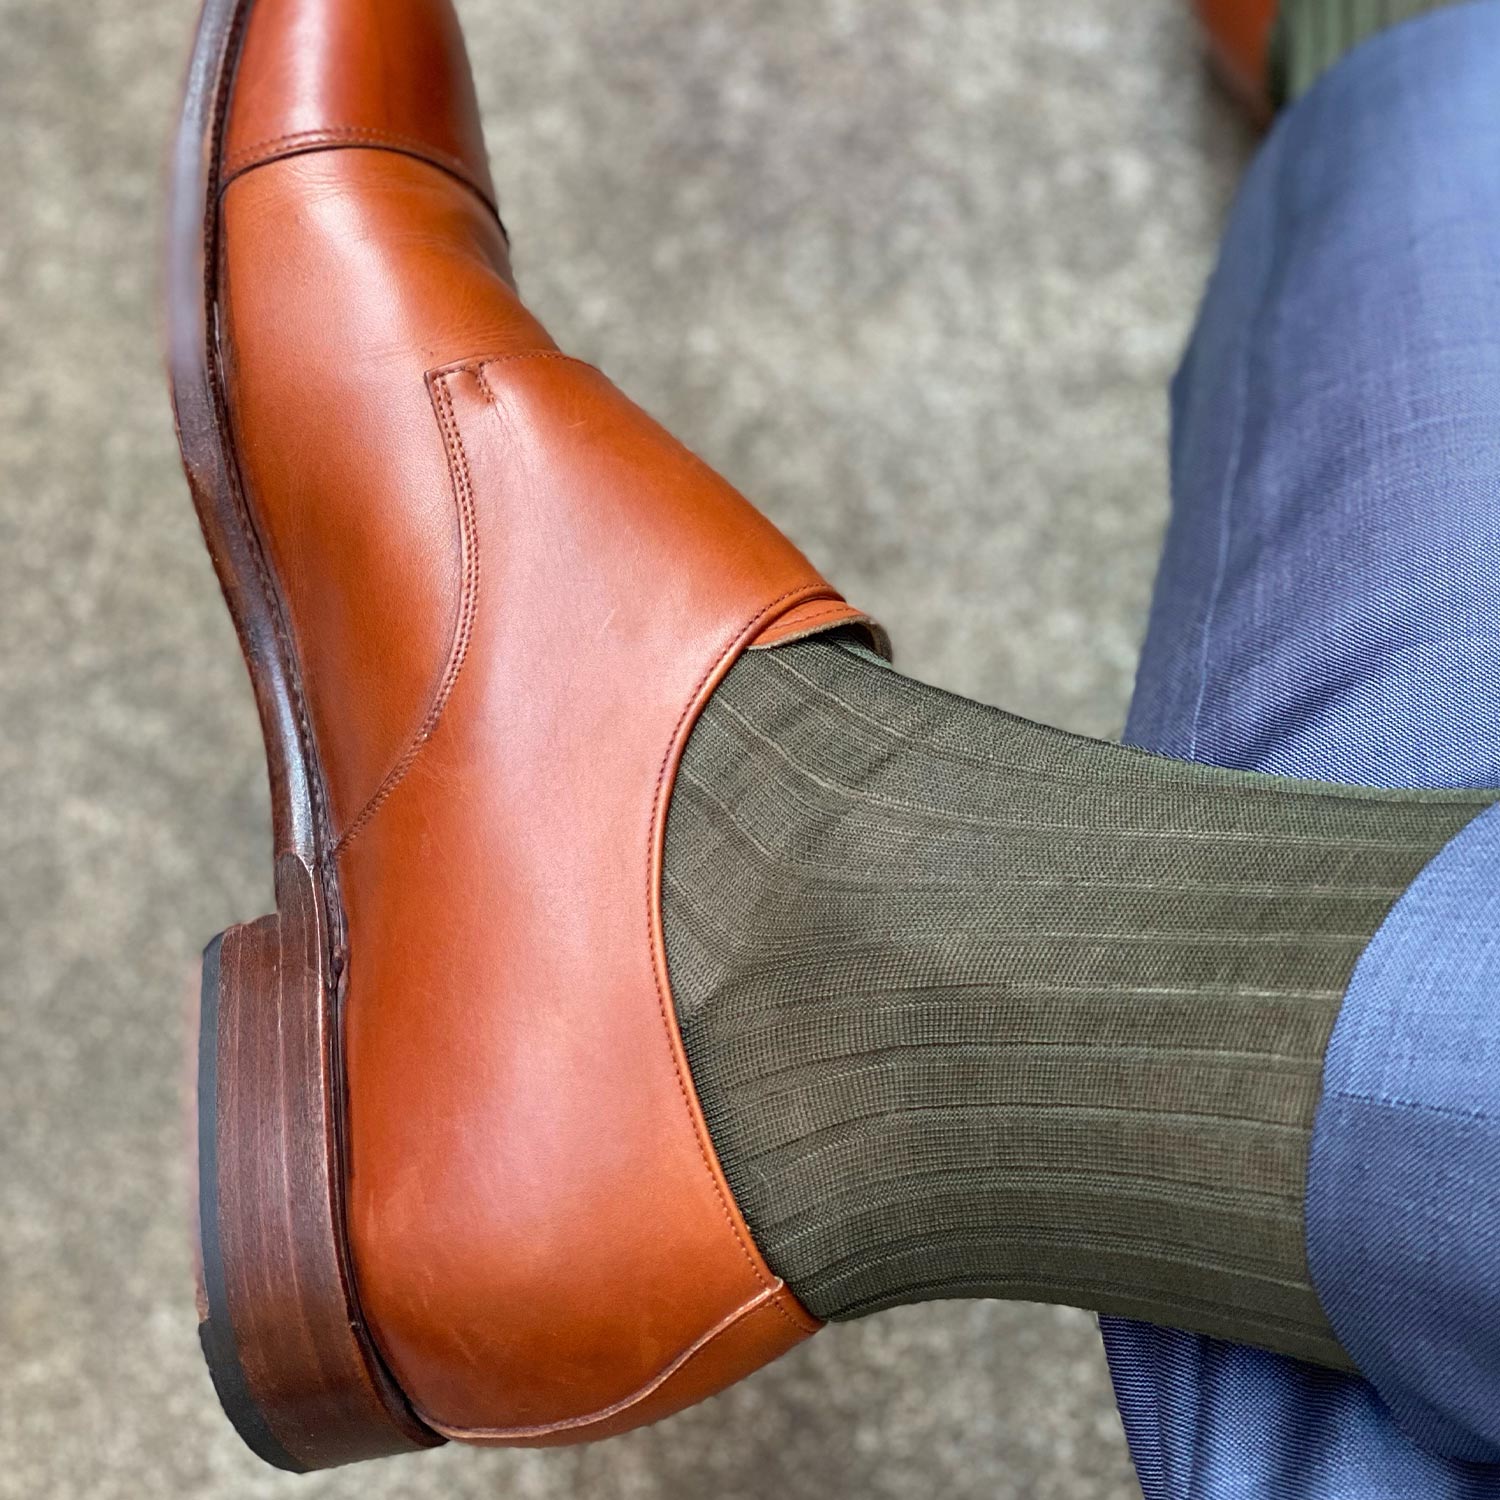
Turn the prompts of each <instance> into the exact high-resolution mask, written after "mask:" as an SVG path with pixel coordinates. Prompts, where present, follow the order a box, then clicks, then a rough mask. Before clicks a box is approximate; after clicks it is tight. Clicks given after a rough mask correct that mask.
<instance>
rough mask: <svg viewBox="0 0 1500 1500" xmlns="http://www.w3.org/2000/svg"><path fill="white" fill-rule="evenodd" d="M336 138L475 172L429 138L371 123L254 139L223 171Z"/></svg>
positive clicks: (229, 161) (237, 153)
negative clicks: (385, 147)
mask: <svg viewBox="0 0 1500 1500" xmlns="http://www.w3.org/2000/svg"><path fill="white" fill-rule="evenodd" d="M339 141H360V142H364V143H374V144H381V143H384V144H386V145H390V146H399V147H401V148H402V149H403V150H408V151H417V152H420V153H421V154H422V155H423V156H430V157H432V158H433V159H434V160H435V161H441V162H443V163H444V164H445V165H447V166H449V167H450V168H454V169H456V170H458V171H461V172H462V173H463V175H464V176H465V177H471V176H473V175H474V174H473V172H472V171H471V169H470V168H469V166H468V165H467V163H465V162H464V161H463V160H462V158H460V157H457V156H452V155H450V154H449V153H448V152H446V151H440V150H438V149H437V147H435V146H434V145H433V144H432V143H431V142H430V141H427V140H424V139H423V138H422V137H421V136H418V135H406V134H405V133H404V132H402V131H399V130H379V129H376V128H375V127H374V126H371V125H325V126H323V127H322V128H321V129H319V130H294V131H291V132H290V133H288V134H286V135H273V136H269V137H267V138H266V139H265V140H263V141H256V142H255V143H254V144H253V145H250V146H241V147H240V149H239V150H238V151H236V152H235V153H234V155H233V156H231V157H230V158H229V159H228V160H227V161H226V162H225V163H224V167H223V170H224V172H225V173H234V172H239V171H242V170H243V169H244V168H246V167H249V166H253V165H256V164H258V163H260V162H262V161H265V160H266V159H267V158H268V157H269V156H274V155H276V154H277V153H278V152H283V151H286V150H287V149H288V148H291V149H296V148H297V147H302V146H316V145H334V144H336V143H337V142H339Z"/></svg>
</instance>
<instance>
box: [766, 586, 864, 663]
mask: <svg viewBox="0 0 1500 1500" xmlns="http://www.w3.org/2000/svg"><path fill="white" fill-rule="evenodd" d="M787 613H788V614H790V613H791V611H790V610H788V611H787ZM838 616H842V617H845V618H847V619H848V621H849V623H850V624H851V625H853V624H857V623H858V622H859V621H860V620H861V619H863V618H864V617H863V616H862V615H861V613H860V611H859V610H857V609H855V608H854V606H853V605H851V604H849V603H848V602H847V601H846V600H843V599H837V600H830V601H829V602H828V604H827V605H825V606H824V607H823V608H822V609H814V610H809V611H808V613H807V614H805V615H803V616H802V617H801V619H799V620H798V621H797V629H798V630H801V629H802V628H803V627H804V626H810V625H816V624H817V623H818V621H819V620H830V619H833V618H835V617H838ZM766 628H767V629H768V630H775V628H776V627H775V625H770V626H767V627H766ZM781 644H782V642H781V639H780V638H777V639H774V640H770V641H761V640H757V641H756V642H755V643H754V644H753V645H752V646H751V647H750V649H751V650H752V651H754V650H766V649H768V648H770V647H772V646H779V645H781Z"/></svg>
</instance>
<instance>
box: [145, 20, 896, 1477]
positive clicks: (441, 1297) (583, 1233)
mask: <svg viewBox="0 0 1500 1500" xmlns="http://www.w3.org/2000/svg"><path fill="white" fill-rule="evenodd" d="M169 275H170V280H169V285H170V297H171V340H172V341H171V361H172V381H173V395H174V402H175V406H176V412H177V420H178V429H179V434H180V438H181V444H182V452H183V459H184V463H185V465H186V468H187V473H188V478H189V481H190V483H191V486H192V490H193V496H194V499H195V502H196V504H197V507H198V514H199V518H200V520H201V522H202V526H203V531H204V534H205V536H206V538H207V541H208V545H209V549H210V551H211V553H212V555H213V559H214V564H215V566H216V568H217V569H218V573H219V577H220V580H221V582H222V584H223V587H224V592H225V595H226V598H227V599H228V602H229V606H230V609H231V611H232V613H233V615H234V620H235V624H236V626H237V627H238V630H239V634H240V639H241V643H242V645H243V647H244V652H245V656H246V659H247V661H248V663H249V666H250V672H251V677H252V679H253V682H254V686H255V693H256V697H257V700H258V703H259V707H260V713H261V718H262V723H263V726H264V731H265V739H266V747H267V752H268V757H269V761H270V774H271V787H272V793H273V801H274V809H275V857H276V903H277V911H276V914H275V915H274V916H270V917H264V918H262V919H261V920H260V921H258V922H254V923H252V924H249V925H248V926H244V927H236V928H232V929H231V930H230V931H229V932H227V933H225V934H223V936H222V937H221V938H219V939H217V940H216V941H215V943H214V944H213V945H212V946H211V947H210V948H209V950H208V953H207V956H206V959H205V964H204V988H203V1013H202V1036H201V1043H200V1089H199V1096H200V1102H199V1109H200V1140H199V1154H200V1200H201V1201H200V1230H201V1249H202V1284H201V1289H200V1290H201V1296H200V1307H201V1311H202V1319H203V1321H202V1337H203V1344H204V1349H205V1352H206V1354H207V1356H208V1361H209V1364H210V1367H211V1369H212V1372H213V1377H214V1381H215V1384H216V1386H217V1388H218V1391H219V1394H220V1396H221V1398H222V1400H223V1402H224V1405H225V1407H226V1409H227V1410H228V1412H229V1414H230V1416H231V1417H232V1418H233V1419H234V1421H235V1423H236V1425H237V1426H238V1428H239V1430H240V1432H241V1433H242V1434H243V1435H244V1437H245V1438H246V1440H247V1441H248V1442H249V1443H250V1444H251V1446H252V1447H253V1448H255V1450H256V1451H257V1452H258V1453H260V1454H261V1455H262V1457H264V1458H266V1459H268V1460H269V1461H271V1462H272V1463H275V1464H279V1465H281V1466H282V1467H286V1468H314V1467H321V1466H326V1465H331V1464H336V1463H342V1462H347V1461H349V1460H352V1459H357V1458H362V1457H367V1456H370V1455H374V1454H379V1453H389V1452H396V1451H400V1450H403V1449H408V1448H416V1447H421V1446H424V1445H430V1444H433V1443H436V1442H439V1441H441V1440H442V1438H444V1437H455V1438H462V1439H465V1440H467V1441H471V1442H481V1443H527V1444H541V1443H560V1442H575V1441H580V1440H583V1439H587V1438H594V1437H602V1436H605V1435H607V1434H610V1433H616V1432H620V1431H623V1430H625V1429H627V1428H631V1427H635V1426H638V1425H640V1424H642V1423H646V1422H650V1421H653V1420H655V1419H656V1418H659V1417H662V1416H664V1415H666V1414H668V1413H670V1412H673V1411H676V1410H677V1409H679V1408H680V1407H683V1406H686V1405H688V1404H689V1403H691V1402H694V1401H698V1400H701V1399H702V1398H703V1397H705V1396H708V1395H710V1394H711V1393H713V1392H715V1391H717V1390H719V1389H721V1388H722V1387H724V1386H725V1385H728V1384H729V1383H730V1382H732V1381H735V1380H737V1379H739V1378H740V1377H741V1376H743V1375H745V1374H747V1373H748V1372H749V1371H751V1370H753V1369H755V1368H756V1367H757V1366H758V1365H760V1364H763V1363H764V1362H765V1361H767V1360H769V1359H772V1358H774V1357H775V1356H776V1355H778V1354H780V1353H781V1352H782V1351H783V1350H785V1349H787V1348H789V1347H790V1346H791V1345H793V1344H795V1343H796V1342H797V1341H798V1340H800V1339H802V1338H805V1337H806V1336H807V1335H808V1334H809V1333H810V1332H812V1331H813V1329H814V1327H815V1323H814V1321H813V1319H812V1318H810V1317H809V1316H808V1315H807V1313H806V1312H805V1311H804V1310H803V1309H802V1308H801V1307H800V1306H799V1305H798V1304H797V1302H796V1301H795V1300H794V1299H793V1297H792V1296H791V1294H790V1293H789V1292H788V1291H787V1289H786V1288H785V1286H783V1285H782V1284H781V1282H779V1281H778V1280H777V1279H776V1277H775V1276H774V1275H773V1274H772V1273H771V1272H770V1270H768V1268H767V1267H766V1265H765V1263H764V1261H763V1260H762V1259H761V1256H760V1254H759V1253H758V1252H757V1250H756V1248H755V1246H754V1244H753V1243H752V1242H751V1239H750V1235H749V1233H748V1231H747V1229H746V1227H745V1224H744V1221H743V1219H742V1218H741V1216H740V1213H739V1211H738V1209H737V1208H736V1206H735V1204H734V1201H733V1199H732V1198H731V1196H730V1193H729V1190H728V1188H727V1186H726V1184H725V1182H724V1178H723V1175H722V1173H721V1171H720V1169H719V1164H718V1161H717V1160H716V1158H715V1155H714V1150H713V1146H712V1144H711V1142H710V1140H709V1136H708V1133H707V1130H706V1129H705V1126H704V1122H703V1118H702V1115H701V1113H700V1110H699V1106H698V1101H697V1098H696V1096H695V1094H694V1091H693V1086H692V1080H691V1078H690V1077H689V1074H688V1070H687V1065H686V1063H685V1061H684V1057H683V1051H682V1045H681V1041H680V1038H679V1036H678V1033H677V1029H676V1023H675V1019H674V1012H673V1006H672V1000H671V995H670V993H669V991H668V987H667V973H666V964H665V960H664V956H663V949H662V935H661V910H660V890H659V886H660V874H661V857H662V834H663V823H664V819H665V814H666V808H667V802H668V798H669V795H670V791H671V786H672V779H673V775H674V772H675V769H676V766H677V763H678V758H679V756H680V754H681V752H682V747H683V743H684V740H685V739H686V737H687V734H688V731H689V729H690V728H691V727H692V725H693V722H694V719H695V716H696V715H697V713H698V712H699V710H700V709H701V708H702V705H703V703H704V701H705V700H706V699H707V697H708V695H709V694H710V693H711V692H712V691H713V688H714V686H715V684H716V683H718V681H719V680H720V678H721V677H722V676H723V675H724V673H725V672H726V671H727V670H728V668H729V666H730V664H731V663H732V662H733V661H734V660H735V658H736V657H737V656H738V655H739V654H740V653H741V652H742V651H745V650H747V649H762V648H768V647H773V646H775V645H776V644H778V643H780V642H784V641H787V640H791V639H793V638H796V637H798V636H802V635H806V634H811V633H813V632H816V631H820V630H826V629H828V628H830V627H832V626H834V625H837V624H845V623H849V622H857V621H863V618H864V617H863V616H861V615H859V614H858V613H857V612H856V611H855V610H853V609H852V608H851V607H850V606H849V605H848V604H846V603H845V602H844V601H843V600H842V599H841V598H840V597H839V595H838V594H837V593H836V592H835V591H834V590H833V589H832V588H830V587H829V585H828V584H827V583H825V582H824V581H823V579H822V578H820V577H819V576H818V574H817V573H816V571H815V570H814V569H813V568H812V567H811V566H810V564H809V563H808V562H807V561H806V559H805V558H803V557H802V556H801V555H800V554H799V553H798V552H797V550H796V549H795V548H794V547H793V546H792V545H791V544H790V543H789V542H787V541H786V539H785V538H784V537H782V536H781V535H780V534H779V533H778V532H777V531H776V530H775V528H774V527H772V526H771V525H770V524H769V523H768V522H767V521H765V520H764V519H763V518H762V517H761V516H760V515H758V514H757V513H756V512H755V511H754V510H753V509H752V508H751V506H750V505H749V504H748V503H747V502H746V501H745V500H744V499H743V498H742V497H741V496H739V495H738V494H736V493H735V492H734V491H733V490H732V489H731V488H730V487H729V486H728V485H727V484H725V483H724V482H723V481H722V480H720V479H718V478H717V477H716V476H715V475H714V474H712V473H711V472H710V471H709V470H708V469H707V468H706V467H705V466H704V465H703V464H702V463H700V462H699V461H698V460H697V459H696V458H694V457H693V455H692V454H690V453H689V452H687V451H686V450H685V449H684V448H682V447H681V446H680V445H679V444H677V443H676V442H675V441H673V439H672V438H670V437H669V436H668V435H667V434H666V433H665V432H663V431H662V430H661V429H660V428H659V427H658V426H657V425H656V424H655V423H653V422H652V421H651V420H650V419H649V418H648V417H646V416H645V415H644V414H643V413H642V412H641V411H640V410H639V409H637V408H636V407H635V406H633V405H631V403H630V402H629V401H627V400H626V399H625V398H624V397H623V396H622V395H621V394H620V393H619V392H618V391H617V390H616V389H615V388H614V387H613V386H612V385H611V384H610V383H609V381H608V380H606V379H605V378H604V377H603V376H602V375H601V374H599V372H598V371H597V370H594V369H592V368H590V367H589V366H587V365H583V364H580V363H578V362H577V361H575V360H572V359H570V358H568V357H566V356H565V355H563V354H562V353H561V352H560V351H559V350H558V349H557V348H556V347H555V346H554V345H553V343H552V340H551V339H550V338H549V337H548V336H547V334H546V332H545V331H544V330H543V328H542V327H541V326H540V325H539V324H538V323H537V322H536V320H535V319H534V318H532V317H531V315H530V314H529V313H527V311H526V310H525V308H524V307H523V306H522V305H521V303H520V301H519V300H518V299H517V296H516V293H515V290H514V286H513V282H512V278H511V274H510V269H509V265H508V261H507V256H506V238H505V234H504V231H503V230H502V229H501V226H500V222H499V219H498V218H497V217H496V212H495V194H494V189H493V186H492V184H491V181H490V175H489V171H488V169H487V167H486V164H485V157H484V150H483V144H482V141H481V135H480V126H479V119H478V115H477V111H476V109H475V104H474V94H473V87H472V84H471V82H470V79H469V73H468V65H467V63H466V61H465V58H464V53H463V47H462V41H461V38H460V36H459V32H458V26H457V23H456V21H455V18H454V16H453V14H452V12H451V10H450V8H449V4H448V0H382V3H377V0H254V3H253V4H251V3H248V0H208V3H207V6H206V9H205V11H204V15H203V19H202V22H201V25H200V31H199V36H198V41H197V47H196V51H195V54H194V57H193V62H192V68H191V76H190V82H189V87H188V93H187V101H186V106H185V110H184V115H183V123H182V130H181V135H180V137H179V141H178V147H177V154H176V161H175V171H174V195H173V207H172V226H171V251H170V268H169ZM865 623H866V624H868V622H865ZM870 629H871V630H872V633H873V627H870Z"/></svg>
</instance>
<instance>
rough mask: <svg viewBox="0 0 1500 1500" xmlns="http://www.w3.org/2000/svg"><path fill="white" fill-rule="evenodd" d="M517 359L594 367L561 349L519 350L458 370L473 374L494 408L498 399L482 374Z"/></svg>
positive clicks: (586, 368) (461, 367) (464, 366)
mask: <svg viewBox="0 0 1500 1500" xmlns="http://www.w3.org/2000/svg"><path fill="white" fill-rule="evenodd" d="M518 359H561V360H565V361H566V362H567V363H568V364H570V365H581V366H582V367H583V368H584V369H585V370H592V369H594V366H593V365H591V364H589V363H588V362H587V361H586V360H581V359H576V358H575V357H574V356H573V355H571V354H564V353H563V351H562V350H561V349H520V350H517V352H516V353H514V354H497V355H495V356H493V357H492V358H490V359H482V360H480V361H479V362H478V363H477V364H473V365H460V366H459V368H460V369H464V370H472V371H473V372H474V378H475V379H476V380H477V381H478V382H479V388H480V390H482V391H483V392H484V399H485V400H486V401H488V402H489V404H490V405H491V406H494V405H495V404H496V403H497V402H498V401H499V399H500V398H499V396H497V395H496V394H495V388H494V386H492V385H491V384H490V382H489V378H488V377H487V376H486V375H485V373H484V372H485V371H486V370H488V369H489V368H490V366H491V365H508V364H513V363H514V362H515V361H516V360H518Z"/></svg>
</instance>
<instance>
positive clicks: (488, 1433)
mask: <svg viewBox="0 0 1500 1500" xmlns="http://www.w3.org/2000/svg"><path fill="white" fill-rule="evenodd" d="M785 1290H786V1283H785V1282H784V1281H779V1280H778V1281H776V1282H774V1283H773V1284H772V1285H771V1286H768V1287H767V1288H766V1289H765V1290H764V1291H760V1292H757V1293H756V1294H755V1295H754V1296H753V1297H752V1298H751V1299H750V1300H749V1301H748V1302H745V1303H742V1304H741V1305H740V1306H739V1307H737V1308H735V1310H734V1311H733V1312H732V1313H730V1314H729V1315H728V1316H727V1317H725V1318H721V1319H720V1320H719V1321H718V1322H717V1323H715V1324H714V1326H713V1327H712V1328H710V1329H709V1330H708V1332H707V1333H705V1334H703V1335H702V1336H701V1337H700V1338H698V1339H697V1340H696V1341H695V1342H694V1343H692V1344H689V1345H688V1347H687V1348H686V1349H685V1350H683V1352H682V1353H681V1354H679V1355H678V1356H677V1357H676V1358H675V1359H674V1360H673V1361H672V1362H671V1363H670V1364H669V1365H667V1366H666V1367H665V1368H664V1369H663V1370H662V1371H661V1372H660V1373H659V1374H657V1375H655V1376H654V1377H653V1378H652V1379H650V1380H648V1381H647V1382H646V1384H645V1385H643V1386H641V1387H640V1388H639V1389H637V1390H634V1391H632V1392H631V1393H630V1394H629V1395H628V1396H622V1397H621V1398H620V1400H618V1401H615V1402H612V1403H611V1404H610V1405H609V1406H601V1407H600V1408H599V1409H598V1410H597V1411H591V1412H589V1413H588V1414H587V1415H586V1416H582V1417H566V1418H564V1419H563V1420H562V1421H560V1422H543V1423H541V1424H540V1425H538V1426H535V1427H449V1426H447V1425H446V1424H445V1423H443V1422H440V1421H438V1420H437V1419H436V1418H435V1417H432V1416H429V1415H428V1414H427V1413H426V1412H424V1411H417V1415H418V1416H419V1417H421V1419H422V1421H423V1423H425V1424H426V1425H427V1426H428V1427H430V1428H432V1430H433V1431H434V1432H441V1433H442V1434H443V1436H444V1437H452V1438H457V1439H458V1440H459V1441H460V1442H462V1441H463V1440H464V1439H465V1438H470V1439H473V1438H480V1439H483V1438H502V1439H504V1438H509V1439H512V1440H516V1439H525V1438H534V1437H545V1436H547V1435H548V1434H549V1433H556V1432H577V1431H579V1430H581V1429H585V1428H588V1427H592V1426H594V1425H596V1424H597V1423H600V1422H607V1421H608V1420H609V1419H610V1418H611V1417H614V1416H618V1415H619V1414H620V1413H621V1412H627V1411H629V1410H630V1408H631V1407H633V1406H639V1405H640V1403H641V1402H642V1401H644V1400H646V1399H647V1397H649V1396H651V1395H653V1394H654V1393H655V1392H656V1391H659V1390H660V1389H661V1388H662V1387H663V1386H664V1385H666V1384H667V1382H668V1381H669V1380H671V1379H672V1377H673V1376H674V1375H676V1374H678V1373H679V1372H680V1371H681V1370H684V1369H686V1368H687V1366H688V1365H690V1364H691V1363H692V1362H693V1360H695V1359H696V1358H697V1357H698V1356H699V1355H700V1354H702V1353H703V1351H704V1350H705V1349H707V1348H708V1346H709V1345H710V1344H712V1343H713V1342H714V1341H715V1340H716V1339H717V1338H718V1337H719V1335H720V1334H723V1333H728V1332H729V1330H730V1329H731V1328H733V1327H735V1326H736V1325H737V1324H739V1323H742V1322H744V1321H745V1320H746V1319H747V1318H750V1317H752V1316H753V1315H754V1314H755V1313H757V1312H759V1311H760V1309H761V1308H763V1307H777V1308H778V1309H779V1302H778V1299H779V1298H780V1296H781V1294H782V1293H783V1292H784V1291H785ZM413 1409H414V1410H415V1409H416V1408H413Z"/></svg>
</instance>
